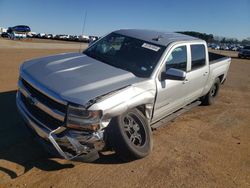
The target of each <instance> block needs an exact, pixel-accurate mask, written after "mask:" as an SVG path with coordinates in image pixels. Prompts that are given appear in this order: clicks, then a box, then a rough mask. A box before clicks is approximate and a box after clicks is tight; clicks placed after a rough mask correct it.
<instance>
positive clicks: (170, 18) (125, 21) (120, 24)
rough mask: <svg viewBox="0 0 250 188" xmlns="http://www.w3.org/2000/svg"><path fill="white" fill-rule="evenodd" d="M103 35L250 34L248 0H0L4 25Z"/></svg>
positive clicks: (228, 35) (47, 30)
mask: <svg viewBox="0 0 250 188" xmlns="http://www.w3.org/2000/svg"><path fill="white" fill-rule="evenodd" d="M85 14H86V22H85V29H84V32H83V33H84V34H85V35H97V36H102V35H104V34H107V33H109V32H111V31H113V30H117V29H122V28H123V29H124V28H137V29H151V30H160V31H198V32H202V33H208V34H214V35H216V36H223V37H232V38H238V39H240V40H242V39H244V38H247V37H250V0H209V1H208V0H150V1H149V0H123V1H120V0H105V1H101V0H99V1H98V0H88V1H86V0H0V27H5V28H7V27H9V26H15V25H19V24H22V25H28V26H30V27H31V30H32V31H34V32H37V33H52V34H74V35H80V34H81V33H82V30H83V25H84V17H85Z"/></svg>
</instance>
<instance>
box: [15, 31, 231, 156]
mask: <svg viewBox="0 0 250 188" xmlns="http://www.w3.org/2000/svg"><path fill="white" fill-rule="evenodd" d="M230 63H231V59H230V58H229V57H225V56H222V55H218V54H214V53H210V52H208V50H207V44H206V42H205V41H203V40H200V39H197V38H194V37H191V36H186V35H183V34H178V33H171V32H168V33H166V32H157V31H150V30H138V29H123V30H118V31H114V32H112V33H110V34H108V35H106V36H104V37H102V38H101V39H99V40H98V41H96V42H94V43H93V44H91V45H90V46H89V47H88V48H87V49H86V50H84V51H83V52H82V53H63V54H58V55H53V56H48V57H42V58H37V59H33V60H28V61H26V62H25V63H23V64H22V65H21V67H20V77H19V81H18V86H19V87H18V88H19V89H18V92H17V99H16V103H17V107H18V109H19V111H20V113H21V115H22V117H23V118H24V120H25V122H26V123H25V125H27V127H28V128H29V129H30V130H32V131H33V132H34V133H35V135H38V138H40V140H42V141H43V142H44V143H46V146H48V147H51V148H54V149H55V151H56V152H57V153H58V154H60V155H61V156H62V157H64V158H65V159H68V160H70V159H78V158H80V159H81V157H82V156H85V157H86V156H88V155H91V154H93V153H95V154H96V155H98V154H99V153H100V152H102V151H104V150H105V149H107V148H111V149H112V150H113V151H115V153H116V154H118V156H120V157H121V158H122V159H124V160H134V159H139V158H143V157H145V156H147V155H148V154H149V153H150V152H151V150H152V147H153V142H152V133H151V131H152V129H153V128H156V127H158V126H159V122H162V120H163V119H171V118H173V117H174V116H177V115H178V114H181V112H183V110H184V111H185V110H187V109H190V107H192V106H197V105H199V104H201V103H202V104H206V105H210V104H213V103H214V101H215V98H216V97H217V95H218V91H219V88H220V85H221V83H223V82H224V81H225V80H226V77H227V72H228V69H229V66H230Z"/></svg>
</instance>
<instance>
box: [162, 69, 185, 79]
mask: <svg viewBox="0 0 250 188" xmlns="http://www.w3.org/2000/svg"><path fill="white" fill-rule="evenodd" d="M185 78H186V72H185V71H182V70H179V69H174V68H170V69H168V70H167V71H166V72H162V73H161V80H166V79H169V80H185Z"/></svg>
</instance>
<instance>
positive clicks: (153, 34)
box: [114, 29, 201, 46]
mask: <svg viewBox="0 0 250 188" xmlns="http://www.w3.org/2000/svg"><path fill="white" fill-rule="evenodd" d="M114 32H115V33H118V34H121V35H126V36H129V37H133V38H137V39H141V40H144V41H147V42H150V43H154V44H158V45H161V46H168V45H169V44H170V43H172V42H178V41H193V40H201V39H198V38H195V37H191V36H188V35H184V34H180V33H174V32H161V31H154V30H145V29H121V30H117V31H114Z"/></svg>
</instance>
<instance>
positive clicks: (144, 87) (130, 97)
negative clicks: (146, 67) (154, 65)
mask: <svg viewBox="0 0 250 188" xmlns="http://www.w3.org/2000/svg"><path fill="white" fill-rule="evenodd" d="M155 95H156V86H155V84H154V81H153V80H146V81H143V82H140V83H137V84H133V85H129V86H127V87H125V88H122V89H119V90H116V91H114V92H112V93H111V94H107V95H104V96H100V97H98V99H97V100H92V101H95V103H93V104H92V105H91V106H90V107H89V108H88V109H89V110H102V111H103V118H102V119H104V120H107V119H111V118H113V117H115V116H118V115H121V114H122V113H124V112H126V111H127V110H129V109H132V108H135V107H138V106H141V105H145V115H146V117H147V119H149V120H150V119H151V116H152V111H153V106H154V101H155Z"/></svg>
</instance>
